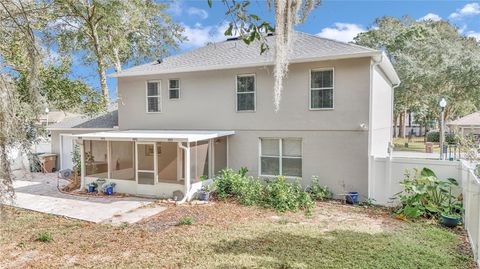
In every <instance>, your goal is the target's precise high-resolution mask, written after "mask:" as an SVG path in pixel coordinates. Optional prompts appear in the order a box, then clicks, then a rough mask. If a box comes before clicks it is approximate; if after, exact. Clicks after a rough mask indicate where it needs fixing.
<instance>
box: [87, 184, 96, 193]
mask: <svg viewBox="0 0 480 269" xmlns="http://www.w3.org/2000/svg"><path fill="white" fill-rule="evenodd" d="M94 191H95V186H93V185H90V184H88V189H87V192H94Z"/></svg>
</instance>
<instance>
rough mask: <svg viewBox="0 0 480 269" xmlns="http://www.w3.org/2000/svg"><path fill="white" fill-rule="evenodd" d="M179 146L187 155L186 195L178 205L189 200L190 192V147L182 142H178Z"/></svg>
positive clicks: (185, 172) (185, 173)
mask: <svg viewBox="0 0 480 269" xmlns="http://www.w3.org/2000/svg"><path fill="white" fill-rule="evenodd" d="M178 147H179V148H181V149H182V150H183V154H184V156H185V171H184V177H185V178H184V180H185V195H183V198H182V200H180V201H178V202H176V203H175V204H176V205H180V204H183V203H185V202H186V201H187V200H188V193H189V191H190V147H185V146H184V145H182V142H178Z"/></svg>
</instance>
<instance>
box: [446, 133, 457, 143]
mask: <svg viewBox="0 0 480 269" xmlns="http://www.w3.org/2000/svg"><path fill="white" fill-rule="evenodd" d="M445 142H447V144H449V145H456V144H459V143H460V136H459V135H457V134H456V133H448V134H445Z"/></svg>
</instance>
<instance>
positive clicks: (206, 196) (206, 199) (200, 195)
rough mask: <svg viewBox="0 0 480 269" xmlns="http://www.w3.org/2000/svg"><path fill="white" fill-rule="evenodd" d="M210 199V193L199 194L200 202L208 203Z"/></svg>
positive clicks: (202, 192)
mask: <svg viewBox="0 0 480 269" xmlns="http://www.w3.org/2000/svg"><path fill="white" fill-rule="evenodd" d="M209 198H210V193H209V192H204V191H201V192H199V193H198V199H199V200H200V201H208V199H209Z"/></svg>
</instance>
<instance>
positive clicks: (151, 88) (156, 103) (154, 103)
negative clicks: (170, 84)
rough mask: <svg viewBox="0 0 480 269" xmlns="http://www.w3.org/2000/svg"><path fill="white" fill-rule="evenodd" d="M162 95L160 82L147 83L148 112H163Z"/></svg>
mask: <svg viewBox="0 0 480 269" xmlns="http://www.w3.org/2000/svg"><path fill="white" fill-rule="evenodd" d="M161 104H162V94H161V86H160V81H147V112H149V113H155V112H161V111H162V108H161Z"/></svg>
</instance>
